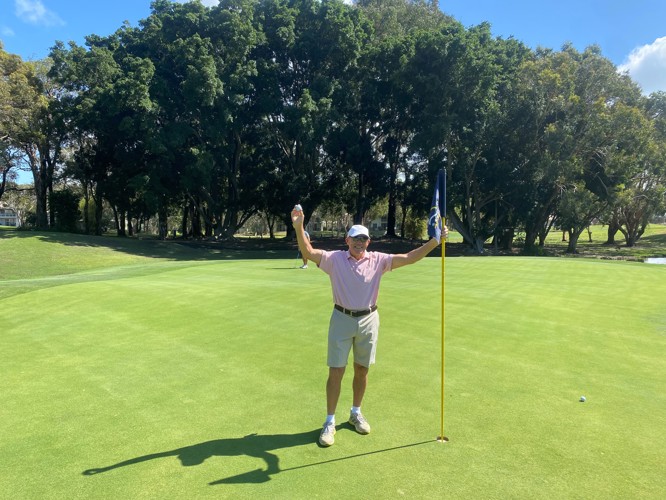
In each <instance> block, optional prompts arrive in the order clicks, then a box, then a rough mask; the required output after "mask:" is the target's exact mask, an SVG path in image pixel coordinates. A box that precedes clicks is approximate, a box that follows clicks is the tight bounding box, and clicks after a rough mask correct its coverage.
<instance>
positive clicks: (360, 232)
mask: <svg viewBox="0 0 666 500" xmlns="http://www.w3.org/2000/svg"><path fill="white" fill-rule="evenodd" d="M347 236H349V237H350V238H356V237H357V236H365V237H366V238H370V233H369V232H368V228H367V227H365V226H361V225H360V224H356V225H355V226H352V227H350V228H349V232H348V233H347Z"/></svg>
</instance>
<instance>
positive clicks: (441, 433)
mask: <svg viewBox="0 0 666 500" xmlns="http://www.w3.org/2000/svg"><path fill="white" fill-rule="evenodd" d="M442 225H443V226H446V220H444V219H442ZM445 274H446V239H444V238H443V237H442V398H441V403H442V407H441V428H440V434H439V436H437V441H439V442H440V443H446V442H448V441H449V438H447V437H446V436H445V435H444V372H445V370H444V366H445V365H444V362H445V359H446V357H445V342H444V341H445V339H446V334H445V332H446V329H445V321H444V319H445V314H444V304H445V300H444V298H445V295H444V291H445V287H444V284H445V280H444V276H445Z"/></svg>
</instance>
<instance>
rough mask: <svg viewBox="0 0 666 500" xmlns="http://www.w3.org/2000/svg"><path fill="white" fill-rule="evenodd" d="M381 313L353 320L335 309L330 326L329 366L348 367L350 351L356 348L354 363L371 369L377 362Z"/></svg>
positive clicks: (373, 313)
mask: <svg viewBox="0 0 666 500" xmlns="http://www.w3.org/2000/svg"><path fill="white" fill-rule="evenodd" d="M378 334H379V313H378V312H377V311H375V312H372V313H370V314H368V315H366V316H361V317H360V318H352V317H351V316H348V315H347V314H345V313H343V312H341V311H338V310H337V309H333V314H332V315H331V322H330V323H329V326H328V366H330V367H331V368H342V367H344V366H347V360H348V359H349V351H351V350H352V347H353V348H354V363H358V364H359V365H362V366H365V367H369V366H370V365H372V364H374V362H375V352H376V350H377V337H378Z"/></svg>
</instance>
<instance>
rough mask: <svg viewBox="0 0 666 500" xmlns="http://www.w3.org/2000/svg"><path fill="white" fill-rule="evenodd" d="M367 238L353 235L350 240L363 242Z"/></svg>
mask: <svg viewBox="0 0 666 500" xmlns="http://www.w3.org/2000/svg"><path fill="white" fill-rule="evenodd" d="M368 239H369V238H366V237H365V236H354V237H353V238H352V241H354V242H356V243H365V242H366V241H368Z"/></svg>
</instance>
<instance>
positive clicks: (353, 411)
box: [351, 406, 361, 413]
mask: <svg viewBox="0 0 666 500" xmlns="http://www.w3.org/2000/svg"><path fill="white" fill-rule="evenodd" d="M351 412H352V413H361V407H360V406H352V407H351Z"/></svg>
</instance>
